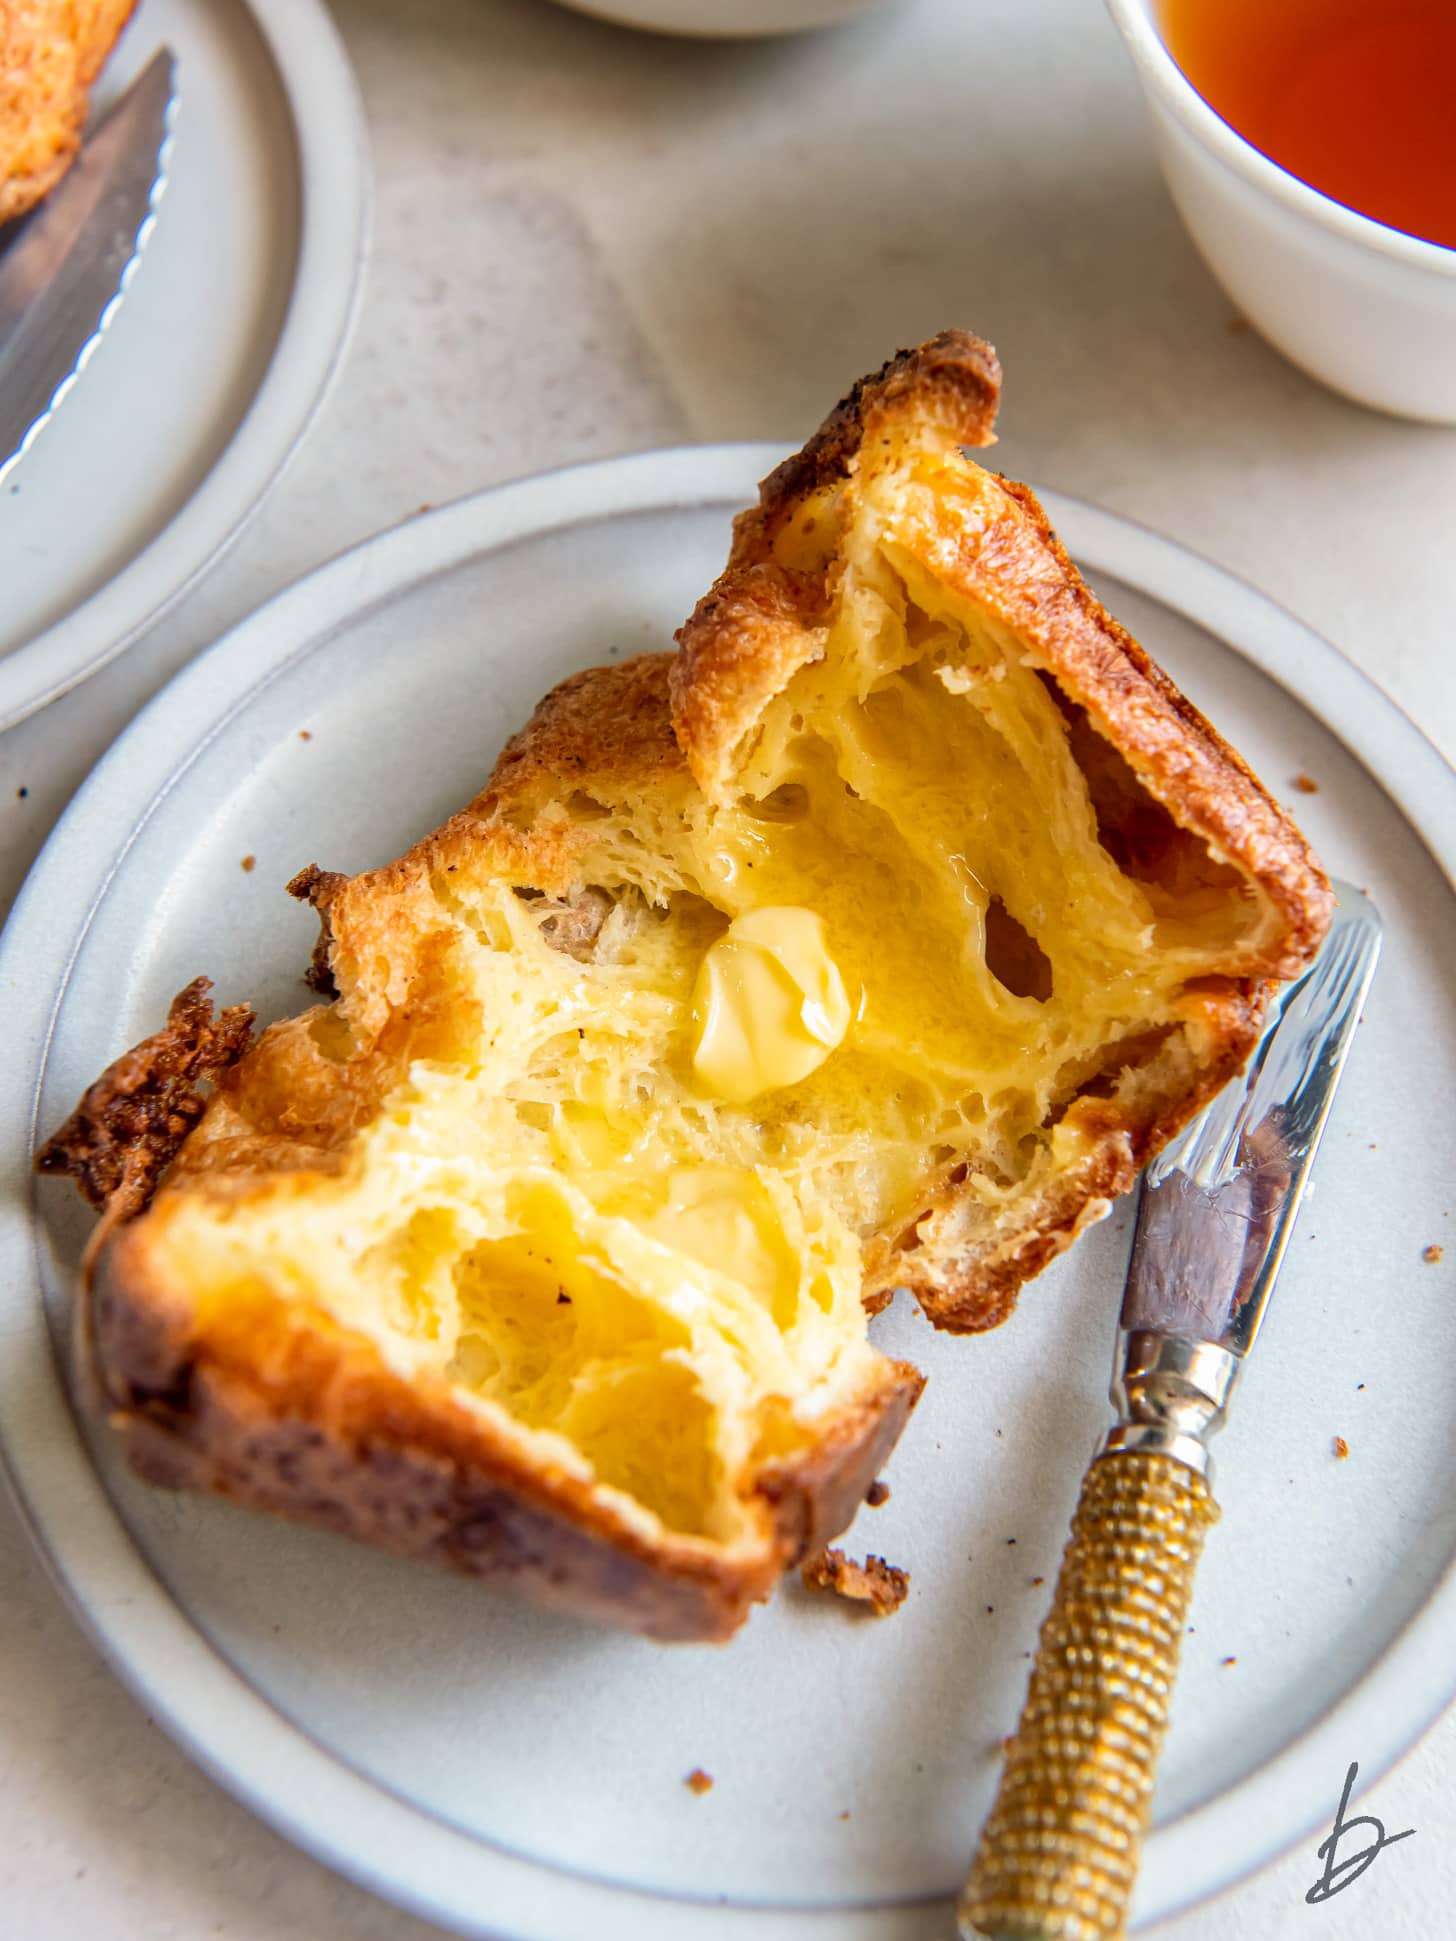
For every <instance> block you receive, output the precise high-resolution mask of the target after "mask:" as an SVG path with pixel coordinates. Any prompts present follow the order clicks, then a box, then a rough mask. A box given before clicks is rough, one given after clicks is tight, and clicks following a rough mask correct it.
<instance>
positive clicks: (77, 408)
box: [0, 0, 369, 729]
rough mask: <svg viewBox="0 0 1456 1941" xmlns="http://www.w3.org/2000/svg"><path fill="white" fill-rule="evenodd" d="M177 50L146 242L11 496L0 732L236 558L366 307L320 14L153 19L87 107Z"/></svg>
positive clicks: (360, 126)
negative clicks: (224, 555)
mask: <svg viewBox="0 0 1456 1941" xmlns="http://www.w3.org/2000/svg"><path fill="white" fill-rule="evenodd" d="M163 43H165V44H167V45H168V46H170V47H171V48H172V50H173V52H174V53H175V54H176V56H177V63H178V69H177V92H178V109H177V114H176V127H175V140H174V142H173V149H172V158H171V164H170V167H169V170H168V180H167V189H166V193H165V195H164V196H163V198H162V201H161V205H160V208H159V210H158V214H157V226H156V230H155V232H154V234H153V235H152V238H151V240H150V242H149V243H148V245H147V248H146V250H145V252H144V253H143V255H142V258H141V261H140V262H139V263H138V265H137V270H136V274H135V276H134V277H133V279H132V282H131V286H130V288H129V290H128V292H127V298H126V301H125V303H123V304H122V306H121V308H120V310H119V311H118V312H117V315H116V317H115V318H114V320H113V321H112V323H111V325H110V327H109V328H108V330H107V331H106V334H105V336H104V337H103V339H102V340H101V342H100V344H99V345H98V346H97V348H96V352H95V355H94V356H93V357H92V358H91V360H90V362H89V363H88V365H87V367H86V369H85V371H84V372H83V373H82V374H81V377H80V378H79V380H78V381H77V383H76V384H75V386H74V387H73V389H72V390H71V391H70V393H69V394H68V396H67V397H66V399H65V401H64V403H63V404H62V406H61V408H60V409H59V410H58V411H57V412H56V415H55V417H54V418H53V419H52V420H51V422H50V423H49V424H47V425H46V426H45V428H44V430H43V431H42V432H41V434H40V436H39V437H38V438H37V439H36V442H35V444H34V445H33V446H32V447H31V449H30V451H28V452H27V453H26V455H25V457H24V458H23V459H22V460H21V462H20V464H19V465H18V466H17V467H16V468H15V471H14V472H13V473H12V474H11V476H10V477H9V478H8V479H7V480H6V483H5V485H4V487H3V488H0V584H3V587H4V599H3V602H0V729H3V728H6V727H8V726H9V725H10V724H11V723H12V722H15V721H19V720H20V719H22V718H23V717H24V716H25V715H27V714H30V713H32V712H33V711H34V710H35V709H36V708H38V707H41V706H42V705H43V704H44V703H45V702H47V701H50V700H53V699H54V698H55V697H56V696H57V695H58V694H62V693H64V692H65V691H66V689H67V688H69V687H73V686H74V685H75V684H76V682H77V681H80V680H83V679H84V678H85V676H86V675H88V674H90V673H93V672H94V671H95V670H96V669H97V668H98V667H101V666H102V665H104V664H105V662H106V661H108V660H110V659H111V658H112V656H113V655H115V654H117V653H120V652H121V650H122V649H123V648H124V647H126V646H128V645H129V644H130V642H131V641H133V640H135V639H136V638H137V636H138V635H139V634H141V633H142V632H144V631H145V629H146V628H147V627H149V626H151V625H152V624H153V622H155V621H156V620H157V619H158V618H159V617H160V616H161V614H162V613H163V612H164V611H165V609H166V608H167V607H168V606H170V605H171V604H172V602H173V601H174V600H175V599H177V598H178V596H179V595H180V594H182V593H183V592H184V591H185V590H186V588H187V587H188V586H189V585H191V584H192V582H193V581H194V580H195V579H196V578H197V577H198V575H199V574H200V573H202V572H203V571H204V569H205V568H206V567H207V566H208V565H210V564H211V562H212V561H213V560H214V559H215V558H216V557H217V556H218V554H219V553H220V552H221V551H222V550H223V548H224V547H225V546H226V545H228V543H229V542H230V541H231V540H233V539H235V538H236V537H237V535H238V533H239V532H240V531H241V530H242V528H243V526H244V524H245V523H246V522H247V519H248V517H249V516H250V514H251V513H252V512H253V511H254V510H255V509H256V508H257V506H258V504H259V503H260V502H261V500H262V498H263V495H264V493H265V492H266V491H267V489H268V487H269V486H270V485H271V484H272V482H273V480H274V479H275V478H276V477H277V475H278V473H279V472H280V471H281V470H282V468H283V466H284V464H285V463H286V461H287V459H288V458H289V456H290V454H291V453H292V452H293V450H294V448H295V446H296V445H297V443H298V440H299V438H300V437H301V436H302V435H303V432H304V430H305V428H306V427H307V425H308V422H309V420H310V418H311V417H312V415H313V412H314V410H315V409H316V408H317V406H318V404H319V401H320V399H321V398H322V396H323V393H324V390H325V387H326V385H327V383H328V380H329V377H330V376H331V374H332V372H333V370H334V368H335V366H336V364H337V361H338V358H339V355H340V352H341V351H342V349H343V346H344V342H345V339H346V337H347V335H348V329H349V324H350V320H351V318H352V315H353V311H354V305H355V302H356V299H357V296H358V290H359V283H360V277H361V273H362V268H363V261H364V239H365V228H366V222H367V214H368V203H369V158H368V147H367V141H366V137H365V133H364V117H363V110H362V108H361V105H360V102H359V98H358V92H357V90H356V88H355V86H354V79H353V74H352V72H351V70H350V67H349V63H348V59H347V57H346V55H345V53H344V50H343V46H342V44H341V42H340V40H339V37H338V35H337V33H336V32H335V30H334V26H333V23H332V22H331V20H330V19H329V16H328V12H327V10H326V8H325V7H324V6H323V4H322V0H144V4H143V5H142V6H140V7H139V8H138V10H137V13H136V15H135V17H134V19H133V20H132V23H131V25H130V26H129V27H128V29H127V31H126V33H125V35H124V36H123V38H122V41H121V44H120V46H119V47H118V49H117V51H116V53H115V54H114V55H113V57H112V59H111V61H110V62H109V63H108V64H107V67H106V69H105V71H104V74H103V76H102V81H101V83H100V85H99V87H98V90H97V105H98V106H104V105H105V103H106V102H107V101H108V100H109V99H111V98H112V97H113V96H114V95H116V94H117V93H119V92H120V91H121V90H122V88H124V87H125V86H126V84H127V82H128V81H130V80H131V78H132V76H133V75H134V74H135V73H136V72H137V71H138V70H139V69H140V68H141V67H143V66H144V65H145V64H146V61H147V60H148V58H149V57H150V55H151V54H152V52H153V51H154V50H155V49H156V48H157V47H158V46H159V45H161V44H163Z"/></svg>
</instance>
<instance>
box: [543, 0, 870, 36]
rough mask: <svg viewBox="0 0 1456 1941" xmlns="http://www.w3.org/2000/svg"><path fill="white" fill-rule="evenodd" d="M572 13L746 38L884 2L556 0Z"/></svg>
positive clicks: (824, 23)
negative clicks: (573, 9)
mask: <svg viewBox="0 0 1456 1941" xmlns="http://www.w3.org/2000/svg"><path fill="white" fill-rule="evenodd" d="M560 4H562V5H563V6H567V7H573V8H575V10H576V11H577V12H578V13H589V14H595V16H596V17H597V19H598V20H614V21H616V23H617V24H618V25H619V26H621V27H647V28H650V29H651V30H652V31H653V32H654V33H659V34H693V35H697V36H699V37H701V38H706V39H712V40H740V39H741V40H749V39H754V38H756V37H758V36H759V35H764V34H798V33H802V32H804V31H805V30H806V29H807V28H810V27H828V26H831V25H832V24H833V23H834V22H835V21H838V20H853V19H854V18H855V17H856V16H857V15H858V14H865V13H869V12H870V11H871V9H873V8H875V7H880V6H883V5H884V4H885V0H560Z"/></svg>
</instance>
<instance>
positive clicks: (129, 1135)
mask: <svg viewBox="0 0 1456 1941" xmlns="http://www.w3.org/2000/svg"><path fill="white" fill-rule="evenodd" d="M211 989H212V985H211V983H210V981H209V980H208V979H207V978H205V977H198V978H194V979H193V981H192V982H191V983H190V984H189V985H188V986H187V988H186V990H184V991H179V992H178V994H177V995H176V997H174V998H173V1000H172V1003H171V1007H170V1009H169V1010H168V1013H167V1022H166V1024H165V1025H164V1026H163V1027H162V1029H161V1030H160V1031H158V1032H154V1033H153V1035H152V1036H151V1037H150V1038H145V1039H143V1040H142V1042H141V1043H140V1044H139V1045H136V1046H134V1047H133V1048H132V1049H131V1050H130V1051H128V1052H126V1053H124V1054H123V1055H122V1056H121V1057H120V1058H118V1059H117V1060H116V1062H115V1064H113V1065H109V1066H108V1067H107V1069H106V1070H105V1071H104V1072H103V1073H102V1075H101V1077H100V1078H98V1079H97V1080H96V1082H95V1083H94V1084H93V1085H91V1086H89V1087H88V1088H87V1090H86V1093H85V1095H84V1096H83V1097H82V1100H81V1103H80V1104H79V1105H78V1106H77V1107H76V1109H75V1111H74V1112H73V1113H72V1114H71V1116H70V1118H69V1119H67V1120H66V1122H65V1124H64V1125H63V1126H61V1128H60V1129H59V1131H57V1132H56V1133H55V1134H54V1136H53V1137H52V1138H50V1139H48V1140H47V1141H46V1143H45V1144H44V1145H43V1146H42V1147H41V1149H40V1151H39V1152H38V1153H37V1154H36V1156H35V1169H36V1171H37V1172H38V1173H50V1174H66V1175H69V1176H70V1177H71V1178H73V1179H74V1180H75V1182H76V1185H77V1187H78V1189H79V1190H80V1192H81V1194H82V1196H83V1198H85V1199H86V1200H88V1201H89V1202H90V1204H91V1205H92V1206H94V1207H95V1208H96V1209H97V1210H98V1211H102V1210H105V1211H106V1212H107V1213H109V1214H110V1216H111V1218H112V1219H113V1220H118V1219H119V1220H126V1219H130V1218H132V1217H133V1216H134V1215H135V1214H138V1213H140V1212H141V1211H142V1210H143V1208H144V1207H145V1206H146V1205H147V1204H148V1203H149V1201H150V1200H151V1197H152V1194H153V1192H154V1191H155V1189H156V1184H157V1181H158V1180H159V1179H160V1178H161V1176H162V1174H163V1173H164V1172H165V1171H166V1170H167V1168H168V1166H170V1165H171V1163H172V1161H173V1159H174V1158H175V1157H176V1156H177V1152H178V1150H179V1149H180V1147H181V1145H182V1142H183V1141H184V1140H185V1139H186V1137H187V1135H188V1133H190V1132H191V1131H192V1129H193V1128H194V1127H195V1126H196V1125H197V1124H198V1122H199V1121H200V1119H201V1118H202V1115H203V1112H204V1110H205V1109H206V1104H207V1094H206V1092H205V1091H204V1089H203V1088H204V1087H205V1086H207V1085H209V1084H212V1083H215V1082H216V1080H217V1079H219V1078H220V1077H221V1076H222V1074H223V1073H224V1072H225V1071H227V1070H228V1069H229V1067H230V1066H232V1065H235V1064H236V1063H237V1061H238V1060H239V1059H240V1058H241V1057H242V1055H243V1053H244V1052H245V1051H246V1050H247V1048H248V1044H249V1041H250V1040H251V1038H252V1035H253V1012H252V1008H251V1007H250V1006H249V1005H246V1004H235V1005H231V1006H230V1007H229V1008H228V1009H227V1010H225V1011H224V1012H223V1013H222V1014H221V1016H220V1017H217V1018H214V1017H213V1011H212V1000H211V998H210V997H209V996H208V992H209V991H210V990H211Z"/></svg>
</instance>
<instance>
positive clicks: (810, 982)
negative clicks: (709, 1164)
mask: <svg viewBox="0 0 1456 1941" xmlns="http://www.w3.org/2000/svg"><path fill="white" fill-rule="evenodd" d="M850 1015H851V1013H850V1003H849V994H848V992H847V991H846V990H845V988H844V979H843V978H842V977H841V976H840V974H839V967H838V965H837V964H836V963H835V961H834V959H833V958H832V957H831V956H830V955H829V948H828V945H827V944H826V942H825V938H824V923H823V919H822V918H820V917H819V916H817V915H816V914H815V913H814V911H812V910H803V909H798V908H796V907H795V906H793V905H789V904H784V905H778V906H770V907H768V908H766V909H762V910H750V911H748V913H747V914H746V915H744V916H741V917H736V918H735V919H734V920H733V922H732V923H730V924H729V926H728V928H727V930H726V931H725V932H724V934H723V935H722V936H721V937H720V938H719V939H718V941H717V942H716V943H715V944H714V945H713V946H712V947H711V948H710V949H709V951H708V954H707V956H706V957H704V959H703V963H702V968H701V969H700V970H699V972H698V982H697V988H696V990H695V991H694V993H693V1017H694V1022H695V1024H696V1026H697V1032H698V1042H697V1049H696V1050H695V1051H694V1053H693V1070H694V1072H696V1074H697V1076H698V1079H699V1081H700V1082H701V1084H702V1085H703V1086H704V1087H705V1088H706V1089H707V1090H709V1091H711V1092H716V1093H717V1094H718V1095H719V1097H720V1098H725V1099H729V1100H731V1101H732V1103H733V1104H735V1105H746V1104H747V1102H748V1101H749V1100H750V1099H753V1098H757V1096H758V1094H759V1093H760V1092H768V1091H772V1090H774V1089H775V1088H776V1087H778V1086H781V1085H797V1084H798V1082H799V1080H800V1079H802V1078H807V1077H808V1076H809V1074H810V1073H811V1072H813V1071H817V1070H818V1068H819V1067H820V1066H821V1065H822V1064H823V1063H824V1060H825V1059H826V1058H827V1057H828V1056H829V1054H830V1052H831V1051H833V1050H834V1049H835V1047H836V1046H837V1045H839V1044H840V1043H842V1042H843V1039H844V1034H845V1033H846V1032H847V1031H848V1030H849V1023H850Z"/></svg>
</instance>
